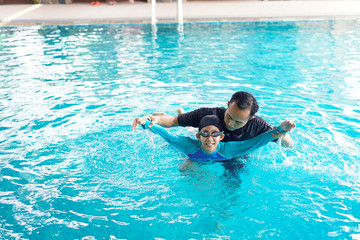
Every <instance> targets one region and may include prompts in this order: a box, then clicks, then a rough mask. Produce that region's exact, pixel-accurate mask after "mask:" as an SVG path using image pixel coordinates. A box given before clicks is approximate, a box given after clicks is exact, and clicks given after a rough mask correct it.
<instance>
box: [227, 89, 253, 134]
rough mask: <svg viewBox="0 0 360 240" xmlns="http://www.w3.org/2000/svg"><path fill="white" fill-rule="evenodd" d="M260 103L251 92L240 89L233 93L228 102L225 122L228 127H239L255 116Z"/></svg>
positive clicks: (231, 128) (230, 128)
mask: <svg viewBox="0 0 360 240" xmlns="http://www.w3.org/2000/svg"><path fill="white" fill-rule="evenodd" d="M258 110H259V105H258V103H257V101H256V99H255V98H254V96H253V95H252V94H251V93H248V92H243V91H239V92H236V93H234V94H233V95H232V97H231V99H230V101H229V102H228V108H227V109H226V112H225V116H224V122H225V126H226V128H227V129H229V130H230V131H234V130H236V129H239V128H241V127H243V126H245V124H246V123H247V122H248V121H249V120H250V119H252V118H253V117H254V116H255V113H256V112H257V111H258Z"/></svg>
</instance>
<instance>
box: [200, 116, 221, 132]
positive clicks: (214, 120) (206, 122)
mask: <svg viewBox="0 0 360 240" xmlns="http://www.w3.org/2000/svg"><path fill="white" fill-rule="evenodd" d="M206 126H215V127H217V128H218V129H219V131H221V130H222V129H221V121H220V119H219V118H218V116H216V115H206V116H204V117H202V118H201V120H200V123H199V131H201V129H203V128H204V127H206Z"/></svg>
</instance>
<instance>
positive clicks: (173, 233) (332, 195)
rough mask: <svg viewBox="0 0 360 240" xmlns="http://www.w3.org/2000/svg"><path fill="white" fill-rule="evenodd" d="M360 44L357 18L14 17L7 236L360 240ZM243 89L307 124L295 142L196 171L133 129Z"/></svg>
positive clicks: (3, 93) (0, 70) (6, 108)
mask: <svg viewBox="0 0 360 240" xmlns="http://www.w3.org/2000/svg"><path fill="white" fill-rule="evenodd" d="M359 40H360V25H359V22H358V21H311V22H307V21H304V22H244V23H201V24H185V25H184V26H183V29H179V28H178V26H176V25H171V24H159V25H158V26H157V28H156V29H154V28H152V27H151V25H93V26H32V27H4V28H0V43H1V44H0V76H1V80H0V109H1V116H0V170H1V177H0V181H1V184H0V209H1V213H2V214H1V218H0V236H1V237H3V238H5V239H54V238H65V236H66V238H69V239H149V238H150V239H151V238H163V239H190V238H193V239H202V238H221V239H230V238H239V239H246V238H282V239H288V238H296V239H301V238H306V239H316V238H322V239H327V238H329V239H331V238H334V239H351V238H353V239H356V238H358V237H359V235H360V229H359V219H360V215H359V212H360V211H359V208H360V204H359V202H360V178H359V175H358V172H360V164H359V163H358V159H359V150H358V149H359V146H360V142H359V140H358V137H357V136H358V135H359V129H360V121H359V119H360V104H359V94H358V91H359V84H360V75H359V69H358V67H357V66H359V64H360V63H359V59H360V58H359V56H360V47H359V44H358V42H359ZM238 90H244V91H249V92H252V93H253V94H254V95H255V96H256V98H257V99H258V102H259V105H260V112H259V115H260V116H262V117H264V118H265V119H267V120H268V121H269V122H270V123H271V124H274V125H275V124H278V123H279V122H281V121H282V120H284V119H286V118H289V119H292V120H293V121H295V122H296V123H297V125H298V128H297V130H296V131H295V133H294V134H293V138H294V140H295V143H296V146H295V147H294V148H293V149H282V148H279V147H278V146H276V145H275V144H270V145H268V146H266V147H264V148H262V149H260V150H258V151H256V152H255V153H253V154H251V155H250V158H249V159H247V160H244V161H243V162H241V163H239V165H238V166H234V165H229V164H226V163H225V164H222V163H215V164H206V165H200V166H198V168H197V170H196V171H193V172H188V173H184V172H180V171H179V167H180V166H181V164H182V162H183V157H182V156H181V155H179V154H178V153H177V152H176V150H174V149H172V148H171V147H170V146H168V145H167V144H166V143H164V142H163V141H162V140H161V139H160V138H159V137H157V136H154V135H152V134H150V133H149V132H146V131H143V130H142V129H138V130H136V131H133V132H132V131H130V126H131V123H132V120H133V118H135V117H137V116H141V115H143V114H149V113H152V112H166V113H168V114H176V109H177V108H178V107H182V108H184V109H185V110H186V111H190V110H193V109H196V108H199V107H212V106H226V103H227V101H228V100H229V98H230V96H231V94H232V93H234V92H235V91H238ZM171 131H174V132H177V133H179V134H188V133H187V132H186V131H185V130H184V129H181V128H176V129H171ZM139 229H141V231H139Z"/></svg>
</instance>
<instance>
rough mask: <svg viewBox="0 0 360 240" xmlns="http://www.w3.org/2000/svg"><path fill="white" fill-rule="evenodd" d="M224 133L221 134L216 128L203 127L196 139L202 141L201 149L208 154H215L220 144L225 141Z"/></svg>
mask: <svg viewBox="0 0 360 240" xmlns="http://www.w3.org/2000/svg"><path fill="white" fill-rule="evenodd" d="M224 136H225V135H224V133H223V132H220V131H219V129H218V128H217V127H215V126H212V125H210V126H206V127H203V128H202V129H201V130H200V131H199V132H198V133H197V134H196V137H197V138H198V139H199V140H200V141H201V147H202V149H203V150H204V152H206V153H213V152H215V151H216V149H217V146H218V145H219V142H220V141H221V140H222V139H224Z"/></svg>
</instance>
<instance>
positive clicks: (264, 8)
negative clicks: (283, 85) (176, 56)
mask: <svg viewBox="0 0 360 240" xmlns="http://www.w3.org/2000/svg"><path fill="white" fill-rule="evenodd" d="M156 12H157V18H158V22H159V23H161V22H176V14H177V4H176V3H175V2H170V3H164V2H162V3H159V2H158V3H157V5H156ZM183 15H184V22H192V21H232V20H234V21H251V20H279V19H286V20H298V19H329V18H331V19H334V18H335V19H338V18H346V19H348V18H351V19H357V20H360V1H359V0H355V1H354V0H353V1H351V0H337V1H336V0H333V1H326V0H318V1H315V0H314V1H311V0H302V1H243V0H238V1H194V2H184V3H183ZM139 22H140V23H141V22H145V23H148V22H151V4H150V3H145V2H135V3H134V4H130V3H128V2H120V3H118V4H115V5H108V4H103V5H99V6H93V5H90V4H86V3H83V4H46V5H42V4H38V5H31V4H27V5H26V4H22V5H0V26H6V25H41V24H94V23H95V24H97V23H139Z"/></svg>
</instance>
